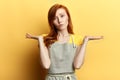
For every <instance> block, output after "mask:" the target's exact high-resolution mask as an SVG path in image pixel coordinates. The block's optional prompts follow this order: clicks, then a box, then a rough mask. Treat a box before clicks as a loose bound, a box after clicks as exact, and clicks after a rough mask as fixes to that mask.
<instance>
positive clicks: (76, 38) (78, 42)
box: [74, 35, 84, 45]
mask: <svg viewBox="0 0 120 80" xmlns="http://www.w3.org/2000/svg"><path fill="white" fill-rule="evenodd" d="M83 39H84V37H83V36H81V35H74V41H75V44H76V45H81V44H82V43H83Z"/></svg>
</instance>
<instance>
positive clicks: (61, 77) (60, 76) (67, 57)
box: [46, 35, 76, 80]
mask: <svg viewBox="0 0 120 80" xmlns="http://www.w3.org/2000/svg"><path fill="white" fill-rule="evenodd" d="M70 37H71V38H72V43H69V42H67V43H59V42H55V43H53V44H52V45H51V46H50V47H49V48H48V50H49V53H50V60H51V65H50V68H49V70H48V75H47V76H46V80H76V76H75V74H74V71H75V69H74V67H73V61H74V56H75V51H76V45H75V44H74V40H73V36H72V35H70Z"/></svg>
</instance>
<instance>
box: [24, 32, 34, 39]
mask: <svg viewBox="0 0 120 80" xmlns="http://www.w3.org/2000/svg"><path fill="white" fill-rule="evenodd" d="M25 36H26V38H29V39H32V37H33V36H32V35H31V34H30V33H26V35H25Z"/></svg>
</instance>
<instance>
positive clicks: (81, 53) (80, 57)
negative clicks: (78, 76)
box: [74, 41, 88, 69]
mask: <svg viewBox="0 0 120 80" xmlns="http://www.w3.org/2000/svg"><path fill="white" fill-rule="evenodd" d="M87 43H88V42H87V41H84V42H83V43H82V45H81V46H79V47H78V50H77V52H76V56H75V59H74V67H75V68H78V69H79V68H80V67H81V66H82V64H83V62H84V57H85V51H86V46H87Z"/></svg>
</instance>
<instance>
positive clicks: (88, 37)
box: [84, 36, 103, 41]
mask: <svg viewBox="0 0 120 80" xmlns="http://www.w3.org/2000/svg"><path fill="white" fill-rule="evenodd" d="M100 39H103V36H85V38H84V41H89V40H100Z"/></svg>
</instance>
